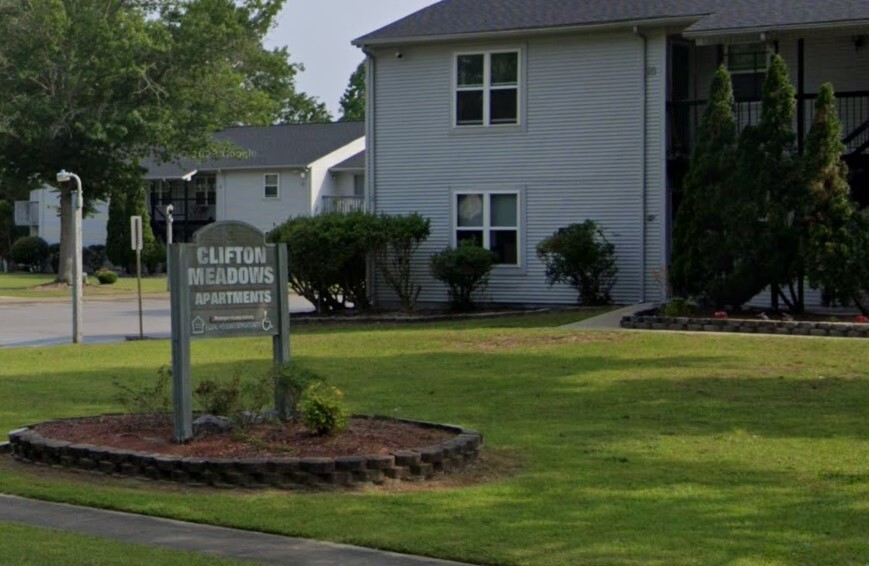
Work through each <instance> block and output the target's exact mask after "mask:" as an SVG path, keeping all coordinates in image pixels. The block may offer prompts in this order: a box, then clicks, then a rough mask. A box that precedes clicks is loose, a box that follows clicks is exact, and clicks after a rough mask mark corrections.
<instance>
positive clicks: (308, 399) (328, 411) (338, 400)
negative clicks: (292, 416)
mask: <svg viewBox="0 0 869 566" xmlns="http://www.w3.org/2000/svg"><path fill="white" fill-rule="evenodd" d="M343 397H344V393H343V392H342V391H341V390H340V389H338V388H336V387H331V386H328V385H326V384H324V383H315V384H313V385H311V386H310V387H308V389H306V390H305V393H304V395H303V396H302V404H301V417H302V424H303V425H305V428H307V429H308V430H309V431H311V432H313V433H314V434H319V435H328V434H334V433H336V432H341V431H342V430H345V429H346V428H347V422H348V419H349V414H348V412H347V408H346V407H345V405H344V401H343Z"/></svg>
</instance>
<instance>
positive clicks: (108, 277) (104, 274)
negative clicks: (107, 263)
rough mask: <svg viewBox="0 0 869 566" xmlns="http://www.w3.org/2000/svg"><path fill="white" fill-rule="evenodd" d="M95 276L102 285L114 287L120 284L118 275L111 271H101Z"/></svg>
mask: <svg viewBox="0 0 869 566" xmlns="http://www.w3.org/2000/svg"><path fill="white" fill-rule="evenodd" d="M94 275H95V276H96V278H97V281H99V282H100V285H114V284H115V283H117V282H118V274H117V273H115V272H114V271H112V270H111V269H106V268H103V269H100V270H99V271H97V272H96V273H94Z"/></svg>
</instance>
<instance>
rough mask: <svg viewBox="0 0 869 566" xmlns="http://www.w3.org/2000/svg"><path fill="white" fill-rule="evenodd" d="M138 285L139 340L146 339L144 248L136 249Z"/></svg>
mask: <svg viewBox="0 0 869 566" xmlns="http://www.w3.org/2000/svg"><path fill="white" fill-rule="evenodd" d="M136 287H137V288H138V291H139V340H144V339H145V330H144V328H143V326H142V250H141V249H139V250H136Z"/></svg>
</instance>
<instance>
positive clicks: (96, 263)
mask: <svg viewBox="0 0 869 566" xmlns="http://www.w3.org/2000/svg"><path fill="white" fill-rule="evenodd" d="M106 260H108V257H107V256H106V247H105V246H101V245H99V244H95V245H93V246H88V247H86V248H84V249H83V250H82V262H83V263H84V268H85V270H86V271H90V272H91V273H96V272H97V271H99V270H101V269H102V268H103V264H105V263H106ZM55 271H57V270H55Z"/></svg>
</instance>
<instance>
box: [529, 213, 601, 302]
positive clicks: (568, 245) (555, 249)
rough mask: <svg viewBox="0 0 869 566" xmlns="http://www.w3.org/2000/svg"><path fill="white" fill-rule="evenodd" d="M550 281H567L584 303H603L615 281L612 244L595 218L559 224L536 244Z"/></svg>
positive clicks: (553, 283) (554, 282)
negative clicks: (555, 229) (550, 234)
mask: <svg viewBox="0 0 869 566" xmlns="http://www.w3.org/2000/svg"><path fill="white" fill-rule="evenodd" d="M537 256H538V257H539V258H540V259H541V260H542V261H543V262H544V263H545V264H546V282H547V283H549V285H555V284H556V283H568V284H570V285H571V286H572V287H573V288H575V289H576V290H577V291H579V302H580V304H583V305H605V304H608V303H609V302H610V290H611V289H612V287H613V285H615V282H616V274H617V273H618V267H617V266H616V257H615V246H614V245H612V244H611V243H609V242H608V241H607V239H606V236H604V233H603V230H601V229H600V227H599V226H598V224H597V222H595V221H594V220H586V221H585V222H583V223H582V224H571V225H570V226H567V227H566V228H560V229H559V230H557V231H556V232H555V233H554V234H552V236H550V237H548V238H546V239H545V240H543V241H542V242H540V243H539V244H537Z"/></svg>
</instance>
